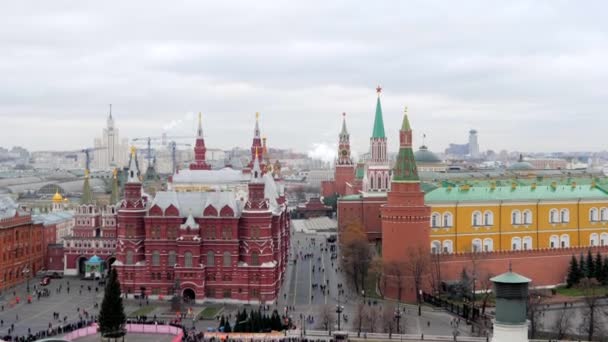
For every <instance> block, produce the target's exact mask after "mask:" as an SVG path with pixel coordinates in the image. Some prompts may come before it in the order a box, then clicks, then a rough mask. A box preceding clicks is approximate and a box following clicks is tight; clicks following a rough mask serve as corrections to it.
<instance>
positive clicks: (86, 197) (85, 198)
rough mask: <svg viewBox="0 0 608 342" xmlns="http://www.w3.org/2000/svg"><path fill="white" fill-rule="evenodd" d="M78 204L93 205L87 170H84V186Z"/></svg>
mask: <svg viewBox="0 0 608 342" xmlns="http://www.w3.org/2000/svg"><path fill="white" fill-rule="evenodd" d="M80 204H93V193H92V192H91V184H89V170H88V169H85V170H84V184H83V185H82V197H80Z"/></svg>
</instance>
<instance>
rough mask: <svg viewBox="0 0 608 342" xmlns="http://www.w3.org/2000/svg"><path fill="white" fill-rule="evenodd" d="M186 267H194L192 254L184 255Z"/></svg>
mask: <svg viewBox="0 0 608 342" xmlns="http://www.w3.org/2000/svg"><path fill="white" fill-rule="evenodd" d="M184 267H192V253H191V252H186V253H184Z"/></svg>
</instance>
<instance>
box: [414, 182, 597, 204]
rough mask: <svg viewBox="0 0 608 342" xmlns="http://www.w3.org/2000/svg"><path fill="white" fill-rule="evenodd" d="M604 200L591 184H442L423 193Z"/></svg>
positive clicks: (438, 198)
mask: <svg viewBox="0 0 608 342" xmlns="http://www.w3.org/2000/svg"><path fill="white" fill-rule="evenodd" d="M574 199H604V200H605V199H608V193H607V192H606V191H605V190H603V189H601V188H599V187H597V186H591V185H576V186H572V185H555V186H552V185H537V186H534V185H524V186H520V185H516V186H515V187H512V186H496V187H495V188H492V186H470V185H463V186H461V187H442V188H438V189H435V190H433V191H431V192H429V193H427V194H426V195H425V196H424V200H425V202H426V203H440V202H484V201H537V200H556V201H559V200H574Z"/></svg>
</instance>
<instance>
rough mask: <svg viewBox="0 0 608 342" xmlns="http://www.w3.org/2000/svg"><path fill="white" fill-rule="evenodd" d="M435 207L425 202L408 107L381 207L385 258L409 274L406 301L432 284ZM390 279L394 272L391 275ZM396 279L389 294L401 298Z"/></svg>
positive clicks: (414, 298) (404, 297)
mask: <svg viewBox="0 0 608 342" xmlns="http://www.w3.org/2000/svg"><path fill="white" fill-rule="evenodd" d="M430 214H431V208H430V207H428V206H426V205H425V204H424V192H423V191H422V189H421V188H420V178H419V177H418V170H417V168H416V161H415V160H414V152H413V151H412V129H411V128H410V123H409V120H408V117H407V108H406V109H405V113H404V115H403V123H402V125H401V130H399V154H398V155H397V161H396V163H395V167H394V169H393V179H392V184H391V190H390V191H389V192H388V198H387V203H386V204H384V205H382V206H381V207H380V215H381V219H382V259H383V261H384V262H385V263H395V265H397V266H398V267H400V268H402V271H403V274H405V277H404V278H405V281H404V282H403V283H404V284H407V285H406V286H405V288H404V289H403V291H402V292H403V293H401V296H402V298H400V299H403V300H406V301H410V302H412V301H416V300H417V299H420V298H419V294H420V292H421V291H422V290H424V289H426V287H428V277H429V274H430V272H429V267H428V266H429V265H428V262H427V258H428V257H429V255H430V253H431V251H430V247H429V244H430V242H429V219H430ZM387 276H388V277H389V279H390V278H391V275H390V274H388V275H387ZM395 283H396V282H395V281H388V282H387V287H388V288H387V289H385V290H386V291H387V292H388V293H390V294H389V296H391V297H393V298H395V297H397V295H396V292H397V291H398V289H395V288H393V287H392V286H391V284H392V285H393V286H394V285H395Z"/></svg>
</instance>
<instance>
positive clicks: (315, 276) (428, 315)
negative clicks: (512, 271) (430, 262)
mask: <svg viewBox="0 0 608 342" xmlns="http://www.w3.org/2000/svg"><path fill="white" fill-rule="evenodd" d="M313 239H314V242H313ZM291 241H292V246H291V255H292V256H296V255H297V262H295V263H293V260H292V261H291V262H290V264H289V266H288V268H287V273H286V281H285V283H284V284H283V291H282V292H281V293H282V294H283V295H282V296H281V297H280V298H279V300H278V306H279V307H280V308H281V309H282V311H283V312H284V311H285V307H286V306H290V307H295V310H292V311H289V314H290V316H291V317H292V318H293V320H294V322H295V323H296V325H298V327H301V326H303V325H304V323H305V322H303V321H301V320H300V317H301V316H300V315H302V317H304V318H305V317H308V316H312V317H314V319H315V320H314V323H307V324H306V325H307V328H309V329H320V328H322V322H321V319H320V312H321V311H322V310H323V308H324V307H325V306H326V305H328V306H329V307H330V309H331V311H332V312H335V308H336V305H337V304H338V303H340V305H341V306H343V307H344V314H345V315H346V316H347V318H349V319H348V321H347V322H346V323H345V322H344V321H343V320H342V319H341V328H342V329H348V330H351V331H355V330H356V327H355V326H353V324H354V321H355V319H354V318H355V316H356V314H355V312H356V308H357V306H358V304H359V303H362V302H363V298H362V297H361V296H360V295H358V294H355V293H353V292H352V291H349V290H348V287H347V286H346V279H345V278H344V275H343V274H342V273H341V272H337V269H338V264H337V261H334V262H333V263H332V260H331V254H332V253H331V252H330V251H329V248H327V243H326V241H325V238H324V237H323V236H321V235H312V234H304V233H301V232H295V233H294V234H293V235H292V239H291ZM338 252H339V251H338ZM306 254H311V255H312V256H311V257H309V258H303V256H304V255H306ZM313 270H314V271H313ZM324 282H325V283H326V284H328V287H327V288H328V292H326V294H325V295H324V294H323V293H322V291H321V290H320V289H319V288H316V289H313V287H312V285H313V284H319V285H320V284H323V283H324ZM338 284H342V285H343V286H342V288H343V289H344V291H343V292H344V293H343V294H341V293H340V291H339V289H338ZM285 293H286V294H287V295H286V296H285ZM374 302H375V303H376V304H375V305H374ZM383 305H387V303H386V302H384V301H382V300H370V299H368V300H367V301H366V307H367V309H366V310H376V312H378V313H381V312H382V309H381V308H382V306H383ZM390 305H395V303H391V304H390ZM399 307H401V308H402V311H403V312H404V314H403V317H402V318H401V323H402V326H403V327H404V328H405V330H406V331H407V332H408V333H412V334H429V335H447V336H452V334H453V332H454V327H453V325H452V324H453V323H452V322H453V321H454V316H452V315H450V314H448V313H447V312H445V311H443V310H437V311H435V310H433V309H432V308H429V307H426V306H425V307H423V310H422V315H421V316H418V315H417V313H418V308H417V306H414V305H407V304H400V305H399ZM334 315H336V317H337V314H335V313H334ZM366 323H367V322H366ZM335 328H337V326H335V327H334V329H335ZM381 328H382V327H381V323H380V322H378V326H377V327H376V331H379V329H381ZM458 331H459V335H460V336H469V335H470V327H468V326H466V325H464V323H463V324H460V325H459V329H458Z"/></svg>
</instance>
